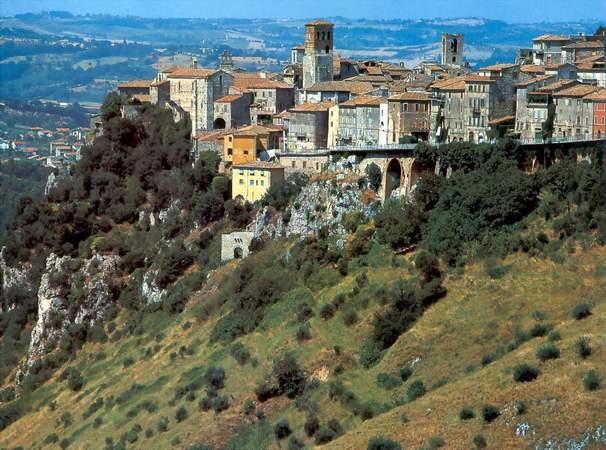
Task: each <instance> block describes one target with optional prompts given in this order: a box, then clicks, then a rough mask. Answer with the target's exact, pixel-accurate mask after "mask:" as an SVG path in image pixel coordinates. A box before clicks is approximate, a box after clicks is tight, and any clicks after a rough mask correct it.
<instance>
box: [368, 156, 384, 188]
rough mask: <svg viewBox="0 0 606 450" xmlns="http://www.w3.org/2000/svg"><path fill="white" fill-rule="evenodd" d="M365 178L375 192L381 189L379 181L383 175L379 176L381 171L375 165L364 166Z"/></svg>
mask: <svg viewBox="0 0 606 450" xmlns="http://www.w3.org/2000/svg"><path fill="white" fill-rule="evenodd" d="M366 176H367V177H368V182H369V183H370V185H371V186H372V188H373V189H374V190H375V191H377V190H379V188H380V187H381V181H382V179H383V175H382V174H381V169H379V166H377V165H376V164H375V163H370V164H369V165H368V166H366Z"/></svg>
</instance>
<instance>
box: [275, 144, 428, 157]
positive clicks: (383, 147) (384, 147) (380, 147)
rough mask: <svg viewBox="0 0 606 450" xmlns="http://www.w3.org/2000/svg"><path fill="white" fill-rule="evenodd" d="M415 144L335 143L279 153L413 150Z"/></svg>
mask: <svg viewBox="0 0 606 450" xmlns="http://www.w3.org/2000/svg"><path fill="white" fill-rule="evenodd" d="M416 145H417V144H367V145H337V146H335V147H330V148H315V149H311V150H309V149H306V150H295V149H287V150H285V151H281V154H283V155H285V154H288V153H306V154H313V153H335V152H353V153H355V152H372V151H375V152H380V151H389V150H410V151H412V150H414V148H415V147H416Z"/></svg>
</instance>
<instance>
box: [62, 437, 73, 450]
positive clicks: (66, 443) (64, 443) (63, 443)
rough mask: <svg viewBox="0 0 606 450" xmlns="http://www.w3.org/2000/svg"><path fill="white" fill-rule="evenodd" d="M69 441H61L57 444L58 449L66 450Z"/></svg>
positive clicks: (65, 439)
mask: <svg viewBox="0 0 606 450" xmlns="http://www.w3.org/2000/svg"><path fill="white" fill-rule="evenodd" d="M70 444H71V443H70V441H69V439H67V438H64V439H61V442H59V447H60V448H61V449H62V450H65V449H66V448H68V447H69V446H70Z"/></svg>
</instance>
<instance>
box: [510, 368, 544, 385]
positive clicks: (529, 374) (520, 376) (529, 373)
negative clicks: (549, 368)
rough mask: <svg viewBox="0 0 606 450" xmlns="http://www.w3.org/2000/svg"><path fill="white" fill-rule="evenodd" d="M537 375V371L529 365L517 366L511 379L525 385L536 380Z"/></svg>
mask: <svg viewBox="0 0 606 450" xmlns="http://www.w3.org/2000/svg"><path fill="white" fill-rule="evenodd" d="M539 373H540V372H539V369H537V368H536V367H534V366H531V365H530V364H519V365H517V366H516V367H514V369H513V379H514V381H517V382H519V383H527V382H529V381H534V380H536V378H537V377H538V376H539Z"/></svg>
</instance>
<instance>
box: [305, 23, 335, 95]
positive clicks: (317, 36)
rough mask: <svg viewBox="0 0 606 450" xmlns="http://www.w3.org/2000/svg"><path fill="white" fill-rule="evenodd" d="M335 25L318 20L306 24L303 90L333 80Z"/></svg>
mask: <svg viewBox="0 0 606 450" xmlns="http://www.w3.org/2000/svg"><path fill="white" fill-rule="evenodd" d="M333 28H334V26H333V24H332V23H330V22H325V21H323V20H317V21H314V22H310V23H307V24H305V55H304V56H303V88H304V89H305V88H308V87H309V86H312V85H313V84H315V83H318V82H320V81H332V79H333V55H332V53H333V46H334V44H333V42H334V41H333V39H334V34H333Z"/></svg>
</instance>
